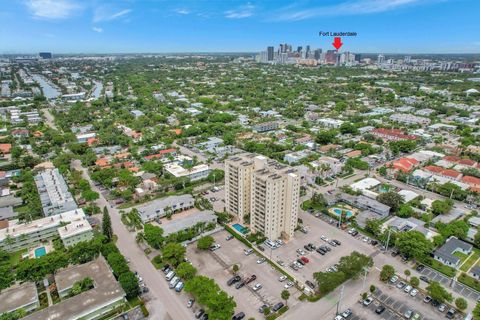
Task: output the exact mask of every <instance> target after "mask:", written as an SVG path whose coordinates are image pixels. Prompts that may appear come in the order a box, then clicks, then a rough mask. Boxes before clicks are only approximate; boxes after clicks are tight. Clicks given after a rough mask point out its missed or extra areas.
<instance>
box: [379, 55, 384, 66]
mask: <svg viewBox="0 0 480 320" xmlns="http://www.w3.org/2000/svg"><path fill="white" fill-rule="evenodd" d="M384 62H385V56H384V55H383V54H379V55H378V57H377V64H383V63H384Z"/></svg>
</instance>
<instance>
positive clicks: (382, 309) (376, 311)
mask: <svg viewBox="0 0 480 320" xmlns="http://www.w3.org/2000/svg"><path fill="white" fill-rule="evenodd" d="M383 311H385V307H384V306H382V305H380V306H378V308H377V309H375V313H376V314H382V313H383Z"/></svg>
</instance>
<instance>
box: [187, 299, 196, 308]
mask: <svg viewBox="0 0 480 320" xmlns="http://www.w3.org/2000/svg"><path fill="white" fill-rule="evenodd" d="M194 303H195V299H189V300H188V302H187V308H191V307H193V304H194Z"/></svg>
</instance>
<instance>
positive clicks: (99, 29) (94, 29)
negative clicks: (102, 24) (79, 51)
mask: <svg viewBox="0 0 480 320" xmlns="http://www.w3.org/2000/svg"><path fill="white" fill-rule="evenodd" d="M92 30H93V31H95V32H98V33H102V32H103V29H102V28H99V27H92Z"/></svg>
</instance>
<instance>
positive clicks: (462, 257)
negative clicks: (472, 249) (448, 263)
mask: <svg viewBox="0 0 480 320" xmlns="http://www.w3.org/2000/svg"><path fill="white" fill-rule="evenodd" d="M453 255H454V256H455V257H457V258H460V262H459V264H458V265H461V264H462V263H463V262H464V261H465V260H466V259H467V258H468V254H465V253H462V252H458V251H457V252H454V253H453Z"/></svg>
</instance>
